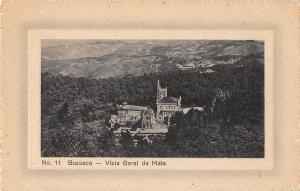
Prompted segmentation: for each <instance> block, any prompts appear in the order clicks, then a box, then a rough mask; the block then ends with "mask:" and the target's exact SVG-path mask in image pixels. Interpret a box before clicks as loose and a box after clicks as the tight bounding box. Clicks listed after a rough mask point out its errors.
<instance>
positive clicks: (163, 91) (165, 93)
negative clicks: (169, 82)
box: [156, 80, 168, 102]
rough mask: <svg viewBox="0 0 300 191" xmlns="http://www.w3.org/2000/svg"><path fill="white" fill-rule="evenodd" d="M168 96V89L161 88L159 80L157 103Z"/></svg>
mask: <svg viewBox="0 0 300 191" xmlns="http://www.w3.org/2000/svg"><path fill="white" fill-rule="evenodd" d="M167 96H168V89H167V87H166V88H161V86H160V83H159V80H158V81H157V98H156V102H158V101H160V100H161V99H162V98H164V97H167Z"/></svg>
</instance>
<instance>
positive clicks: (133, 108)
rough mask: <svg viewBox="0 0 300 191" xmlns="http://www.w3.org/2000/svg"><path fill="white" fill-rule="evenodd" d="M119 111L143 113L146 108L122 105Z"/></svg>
mask: <svg viewBox="0 0 300 191" xmlns="http://www.w3.org/2000/svg"><path fill="white" fill-rule="evenodd" d="M120 109H124V110H137V111H145V110H147V107H142V106H138V105H122V106H121V108H120Z"/></svg>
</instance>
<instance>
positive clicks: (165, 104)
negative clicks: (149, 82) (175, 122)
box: [156, 80, 181, 123]
mask: <svg viewBox="0 0 300 191" xmlns="http://www.w3.org/2000/svg"><path fill="white" fill-rule="evenodd" d="M180 110H181V96H179V98H174V97H171V96H168V88H167V87H165V88H162V87H161V86H160V83H159V80H158V81H157V98H156V119H157V122H158V123H169V120H170V119H171V117H172V116H173V115H174V114H175V113H176V112H178V111H180Z"/></svg>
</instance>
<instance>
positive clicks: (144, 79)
mask: <svg viewBox="0 0 300 191" xmlns="http://www.w3.org/2000/svg"><path fill="white" fill-rule="evenodd" d="M41 72H42V74H41V155H42V157H181V158H186V157H187V158H224V157H226V158H264V42H263V41H255V40H97V39H96V40H63V39H61V40H58V39H56V40H51V39H49V40H47V39H44V40H42V41H41Z"/></svg>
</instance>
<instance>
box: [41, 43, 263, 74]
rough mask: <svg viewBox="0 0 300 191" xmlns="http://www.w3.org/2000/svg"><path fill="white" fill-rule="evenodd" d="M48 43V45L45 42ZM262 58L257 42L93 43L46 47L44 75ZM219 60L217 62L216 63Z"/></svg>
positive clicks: (171, 68)
mask: <svg viewBox="0 0 300 191" xmlns="http://www.w3.org/2000/svg"><path fill="white" fill-rule="evenodd" d="M42 43H44V44H47V42H42ZM251 55H260V56H262V55H263V42H258V41H203V40H202V41H97V42H95V41H93V42H78V43H76V44H72V45H69V44H66V45H59V46H49V47H47V46H43V48H42V72H50V73H53V74H62V75H66V76H73V77H90V78H95V79H101V78H108V77H122V76H127V75H135V76H141V75H144V74H149V73H157V72H170V71H176V70H177V67H176V64H182V63H186V62H192V63H194V64H195V65H196V66H197V67H200V68H201V67H202V66H204V65H203V63H204V62H205V61H211V62H214V64H215V65H218V64H224V63H225V62H226V61H227V60H229V59H231V58H232V59H235V60H240V59H242V58H244V57H247V56H248V57H249V56H251ZM215 61H216V62H215Z"/></svg>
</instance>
